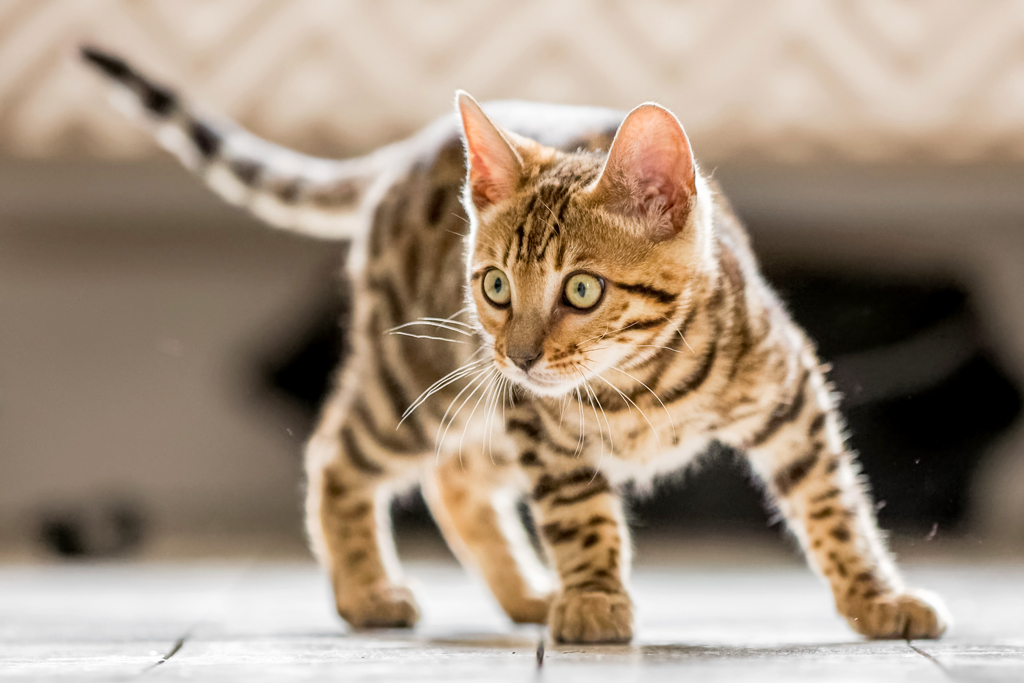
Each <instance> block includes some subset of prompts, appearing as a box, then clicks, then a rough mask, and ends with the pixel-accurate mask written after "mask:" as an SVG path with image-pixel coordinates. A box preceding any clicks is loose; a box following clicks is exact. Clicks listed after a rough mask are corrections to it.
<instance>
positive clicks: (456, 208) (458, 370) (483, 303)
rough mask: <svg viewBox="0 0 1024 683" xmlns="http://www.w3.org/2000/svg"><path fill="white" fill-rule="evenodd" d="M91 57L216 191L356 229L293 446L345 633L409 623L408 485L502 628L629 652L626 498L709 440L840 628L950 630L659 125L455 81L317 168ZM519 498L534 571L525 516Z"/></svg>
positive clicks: (708, 201) (743, 248)
mask: <svg viewBox="0 0 1024 683" xmlns="http://www.w3.org/2000/svg"><path fill="white" fill-rule="evenodd" d="M82 56H83V57H84V59H85V61H86V62H88V63H89V64H90V65H92V66H93V67H96V68H97V69H98V71H99V72H100V73H102V74H103V75H105V76H106V77H107V78H108V79H110V80H112V81H114V82H115V83H116V84H117V85H119V86H120V90H121V91H122V92H126V93H128V94H129V95H130V96H131V99H132V100H133V101H134V103H135V104H136V105H137V106H136V110H137V111H139V112H141V113H142V114H144V117H145V118H146V119H147V120H148V121H149V122H150V124H152V127H153V130H154V132H155V135H156V138H157V139H158V140H159V142H160V143H161V144H162V145H163V146H165V147H166V148H168V149H169V150H171V151H172V152H174V153H175V154H176V155H178V157H179V158H180V159H181V160H182V161H183V162H184V163H185V165H186V166H187V167H188V168H190V169H192V170H193V171H194V172H196V173H197V174H199V175H200V176H201V177H202V178H203V179H204V180H205V181H206V182H207V183H208V184H209V185H210V187H212V189H213V190H214V191H215V192H217V193H218V194H220V195H221V196H222V197H224V198H225V199H227V200H228V201H230V202H232V203H235V204H239V205H242V206H244V207H246V208H247V209H248V210H250V211H251V212H253V213H254V214H256V215H257V216H259V217H261V218H263V219H264V220H266V221H267V222H269V223H271V224H273V225H276V226H278V227H281V228H285V229H288V230H292V231H295V232H298V233H303V234H307V235H313V236H317V237H323V238H328V239H339V240H351V248H350V252H349V256H348V261H347V268H346V274H347V277H348V278H349V279H350V280H351V286H352V291H353V296H354V315H353V320H352V323H351V326H350V327H349V329H348V330H346V332H345V333H346V334H347V335H348V341H349V343H350V348H351V349H352V352H351V354H350V357H349V358H348V359H347V361H346V362H345V363H344V364H343V367H342V368H340V369H339V371H338V374H337V377H336V380H335V382H334V388H333V391H332V393H331V395H330V397H329V398H328V400H327V401H326V404H325V405H324V407H323V410H322V414H321V416H320V418H319V423H318V426H317V427H316V429H315V431H314V433H313V435H312V437H311V438H310V440H309V443H308V446H307V449H306V473H307V499H306V517H307V531H308V535H309V539H310V542H311V545H312V548H313V551H314V553H315V554H316V556H317V557H318V559H319V560H320V562H321V563H322V565H323V566H324V568H325V569H326V571H327V573H328V574H329V577H330V580H331V582H332V586H333V589H334V596H335V601H336V607H337V611H338V613H339V614H340V615H341V617H343V618H344V619H345V620H346V621H347V622H348V623H349V624H350V625H351V626H352V627H354V628H374V627H411V626H413V625H414V624H415V623H416V621H417V619H418V616H419V612H418V608H417V606H416V602H415V600H414V596H413V594H412V593H411V592H410V590H409V589H408V588H407V587H406V586H405V585H404V584H403V583H402V578H401V572H400V569H399V566H398V563H397V559H396V557H395V552H394V546H393V541H392V538H391V529H390V520H389V517H388V509H389V501H390V498H391V496H392V494H393V492H394V491H395V490H396V489H399V488H402V487H406V486H409V485H410V484H411V483H413V482H417V481H419V482H421V484H422V487H423V491H424V495H425V497H426V500H427V502H428V504H429V506H430V510H431V512H432V514H433V516H434V518H435V519H436V521H437V523H438V525H439V527H440V528H441V531H442V532H443V534H444V537H445V539H446V540H447V542H448V543H449V544H450V546H451V547H452V549H453V551H454V552H455V554H456V555H457V556H458V558H459V559H460V560H461V561H462V562H463V563H464V564H465V565H467V566H469V567H473V568H475V569H476V570H477V571H479V573H480V574H481V575H482V576H483V578H484V579H485V580H486V582H487V583H488V585H489V586H490V588H491V590H492V592H493V593H494V596H495V598H496V599H497V601H498V603H499V604H500V605H501V607H502V608H503V609H504V610H505V612H506V613H507V614H508V615H509V617H510V618H511V619H512V620H513V621H515V622H523V623H546V624H547V625H548V628H549V631H550V634H551V636H552V638H553V639H554V640H555V641H557V642H563V643H602V642H603V643H624V642H628V641H630V640H631V639H632V637H633V632H634V619H633V603H632V601H631V599H630V595H629V569H630V552H631V551H630V541H629V532H628V529H627V526H626V524H625V521H624V518H623V505H622V501H621V498H620V493H619V492H620V488H621V484H623V483H624V482H628V481H631V480H634V481H640V482H646V481H650V480H651V479H652V478H653V477H655V476H657V475H660V474H665V473H669V472H673V471H677V470H679V469H681V468H684V467H685V466H686V465H687V463H689V462H691V461H692V460H693V459H694V457H695V456H697V455H698V454H700V453H701V452H702V451H704V450H705V448H706V447H707V445H708V444H709V442H711V441H715V440H717V441H719V442H721V443H723V444H727V445H729V446H732V447H733V448H735V449H738V450H740V451H742V452H743V453H745V454H746V458H747V460H748V461H749V463H750V466H751V468H752V470H753V472H754V473H755V474H756V476H757V477H758V478H759V479H760V481H761V482H763V484H764V487H765V488H766V490H767V493H768V495H769V496H770V498H771V500H772V501H773V503H774V505H775V506H776V507H777V508H778V511H779V512H780V513H781V515H782V516H783V517H784V518H785V520H786V522H787V524H788V526H789V529H790V530H791V531H792V533H793V534H794V535H795V536H796V538H797V539H798V540H799V543H800V545H801V547H802V548H803V550H804V551H805V553H806V556H807V559H808V562H809V563H810V565H811V567H812V568H813V569H815V570H816V571H817V572H818V573H819V574H821V575H822V576H823V577H824V578H825V579H826V580H827V581H828V583H829V585H830V587H831V589H832V593H833V596H834V598H835V604H836V607H837V609H838V611H839V613H840V614H841V615H842V616H843V617H845V618H846V619H847V621H848V622H849V624H850V626H851V627H852V628H853V630H855V631H856V632H858V633H860V634H862V635H864V636H867V637H870V638H907V639H911V638H937V637H939V636H941V635H942V634H943V632H944V631H945V630H946V628H947V624H948V623H949V617H948V615H947V612H946V609H945V608H944V607H943V605H942V602H941V601H940V599H939V598H938V597H937V596H934V595H932V594H930V593H926V592H924V591H916V590H911V589H909V588H907V587H906V586H905V584H904V583H903V581H902V579H901V577H900V574H899V572H898V571H897V569H896V567H895V565H894V563H893V561H892V559H891V558H890V555H889V552H888V551H887V549H886V545H885V542H884V540H883V537H882V534H881V532H880V531H879V529H878V527H877V524H876V521H875V516H874V508H873V505H872V502H871V498H870V495H869V493H868V491H867V485H866V483H865V480H864V478H863V477H862V475H860V473H859V471H858V467H857V463H856V461H855V457H854V455H853V454H852V453H851V452H850V451H849V450H848V449H847V447H846V445H845V435H844V427H843V422H842V419H841V417H840V415H839V413H838V411H837V405H836V403H837V400H836V398H835V396H834V394H833V393H832V392H831V391H830V387H829V384H828V383H827V381H826V367H825V366H823V365H822V363H821V362H820V361H819V359H818V358H817V356H816V353H815V348H814V344H813V342H812V341H811V340H810V339H808V338H807V336H806V335H805V334H804V332H803V331H802V330H801V329H800V328H799V327H798V326H797V325H796V324H795V323H794V322H793V321H792V320H791V319H790V317H789V315H788V314H787V312H786V309H785V307H784V306H783V305H782V304H781V303H780V301H779V299H778V298H777V296H776V295H775V294H774V293H773V291H772V290H771V289H770V287H769V286H768V285H767V284H766V282H765V281H764V279H763V278H762V276H761V274H760V273H759V270H758V265H757V263H756V260H755V257H754V254H753V252H752V250H751V246H750V244H749V241H748V237H747V235H746V233H745V231H744V229H743V227H742V226H741V224H740V222H739V220H738V219H737V217H736V216H735V214H734V213H733V211H732V209H731V208H730V206H729V203H728V201H727V200H726V198H725V196H724V195H723V194H722V192H721V190H720V189H719V188H718V187H717V186H716V185H715V184H714V183H712V182H711V181H710V180H708V179H707V178H706V177H705V176H703V175H702V174H701V172H700V170H699V168H698V166H697V163H696V162H695V161H694V158H693V154H692V151H691V146H690V142H689V140H688V138H687V136H686V133H685V132H684V130H683V128H682V126H681V125H680V123H679V121H678V120H677V119H676V117H675V116H674V115H673V114H672V113H671V112H669V111H668V110H666V109H664V108H663V107H661V106H658V105H656V104H642V105H640V106H638V107H637V108H636V109H634V110H632V111H631V112H629V113H628V114H623V113H622V112H616V111H612V110H607V109H600V108H585V107H568V106H553V105H543V104H532V103H523V102H495V103H491V104H488V105H486V106H484V107H482V106H481V105H479V104H478V103H477V102H476V101H475V100H474V99H473V98H472V97H470V96H469V95H468V94H466V93H464V92H461V91H460V92H459V93H457V96H456V112H455V114H454V115H449V116H446V117H444V118H442V119H440V120H438V121H437V122H435V123H433V124H431V125H429V126H427V127H426V128H425V129H423V130H422V131H421V132H420V133H418V134H416V135H414V136H413V137H411V138H409V139H407V140H404V141H401V142H398V143H395V144H392V145H388V146H386V147H383V148H381V149H379V150H377V151H375V152H373V153H372V154H369V155H367V156H365V157H362V158H358V159H350V160H344V161H333V160H324V159H316V158H311V157H307V156H303V155H301V154H298V153H295V152H292V151H289V150H286V149H283V148H280V147H277V146H275V145H272V144H270V143H268V142H265V141H263V140H260V139H258V138H256V137H254V136H253V135H251V134H249V133H247V132H245V131H243V130H241V129H239V128H238V127H237V126H235V125H232V124H230V123H228V122H215V121H212V120H210V119H207V118H203V117H200V116H199V115H197V114H196V113H195V112H194V110H193V109H192V108H191V107H190V106H189V105H188V104H187V103H186V102H185V101H184V100H183V99H182V98H181V97H179V96H178V95H177V94H176V93H175V92H173V91H172V90H170V89H168V88H165V87H163V86H161V85H158V84H156V83H153V82H152V81H150V80H149V79H147V78H146V77H144V76H143V75H141V74H140V73H139V72H138V71H137V70H136V69H135V68H134V67H132V66H130V65H129V64H128V63H126V62H125V61H124V60H122V59H121V58H119V57H117V56H115V55H112V54H109V53H107V52H104V51H102V50H99V49H96V48H92V47H85V48H83V49H82ZM524 493H526V495H527V496H528V499H529V503H530V507H531V511H532V514H533V515H534V517H535V519H536V522H537V527H538V530H539V536H540V539H541V541H542V543H543V546H544V548H545V551H546V552H545V554H546V555H547V557H548V565H549V566H550V568H551V569H553V572H552V571H551V570H549V569H546V568H545V566H544V564H542V563H541V561H540V560H539V559H538V557H537V555H536V553H535V552H534V551H533V548H532V546H531V544H530V542H529V539H528V537H527V535H526V533H525V531H524V530H523V528H522V525H521V523H520V521H519V518H518V515H517V511H516V503H517V500H518V498H519V497H520V496H521V495H523V494H524ZM552 573H553V574H555V575H556V576H555V578H556V579H557V581H556V583H555V585H554V587H552V585H551V574H552Z"/></svg>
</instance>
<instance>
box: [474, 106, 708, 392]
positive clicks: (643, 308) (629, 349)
mask: <svg viewBox="0 0 1024 683" xmlns="http://www.w3.org/2000/svg"><path fill="white" fill-rule="evenodd" d="M457 108H458V113H459V116H460V118H461V121H462V130H463V137H464V142H465V147H466V155H467V170H468V173H467V180H466V185H465V189H464V193H463V204H464V205H465V208H466V212H467V214H468V215H469V217H470V228H471V229H470V236H469V244H468V250H467V272H468V290H467V297H468V298H469V304H470V308H471V310H473V311H474V312H475V314H476V315H475V317H476V321H477V323H478V327H479V332H480V334H481V335H482V336H483V338H484V339H485V340H487V341H488V342H489V343H490V344H491V345H492V347H493V354H494V362H495V364H496V365H497V367H498V368H499V370H500V371H501V372H502V373H503V374H504V375H505V376H506V377H508V378H509V379H511V380H512V381H513V382H515V383H516V384H518V385H519V386H522V387H524V388H526V389H528V390H530V391H532V392H534V393H536V394H540V395H546V396H562V395H564V394H566V393H568V392H570V391H573V390H574V389H575V388H576V387H577V386H579V385H580V384H581V383H582V382H583V380H584V379H589V378H591V377H593V376H594V375H600V374H604V373H605V371H607V370H608V369H609V368H617V369H619V370H622V371H628V369H629V367H630V366H633V365H636V364H637V363H640V362H642V361H644V360H646V359H647V358H649V357H650V356H651V355H653V354H655V353H658V352H659V349H660V348H662V347H664V346H665V345H666V343H667V342H668V340H670V339H671V338H672V335H674V334H678V333H679V332H678V325H679V322H680V320H681V319H682V314H683V313H684V312H685V311H684V308H685V307H686V306H687V305H689V302H688V297H689V295H690V293H691V292H692V291H693V285H694V283H695V282H696V281H697V280H699V279H700V278H702V277H703V276H704V274H705V272H706V271H707V268H708V263H709V262H710V261H711V257H710V253H711V251H710V250H711V238H710V230H711V227H710V201H711V199H710V196H709V195H710V192H709V189H708V187H707V185H706V184H705V183H704V181H703V180H702V178H701V177H700V174H699V173H698V171H697V167H696V163H695V162H694V159H693V154H692V152H691V149H690V143H689V140H688V139H687V137H686V133H685V132H684V131H683V128H682V126H681V125H680V124H679V121H678V120H677V119H676V118H675V116H674V115H673V114H672V113H671V112H669V111H668V110H667V109H664V108H663V107H660V106H658V105H656V104H644V105H641V106H639V107H637V108H636V109H634V110H633V111H632V112H630V113H629V115H628V116H626V118H625V120H624V121H623V122H622V124H621V125H620V127H619V130H618V132H617V134H616V136H615V140H614V142H613V143H612V145H611V148H610V150H609V151H608V153H607V154H606V155H605V154H601V153H593V152H575V153H565V152H561V151H558V150H555V149H552V148H550V147H546V146H544V145H541V144H540V143H538V142H536V141H534V140H530V139H527V138H524V137H522V136H519V135H516V134H515V133H513V132H511V131H508V130H504V129H503V128H501V127H499V126H498V125H496V124H495V123H493V122H492V121H491V120H490V118H488V116H487V115H486V114H485V113H484V111H483V110H482V109H481V107H480V106H479V105H478V104H477V103H476V101H475V100H473V98H471V97H470V96H469V95H468V94H466V93H463V92H460V93H459V94H458V96H457ZM609 374H615V373H609Z"/></svg>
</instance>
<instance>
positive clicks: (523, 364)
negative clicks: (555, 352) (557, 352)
mask: <svg viewBox="0 0 1024 683" xmlns="http://www.w3.org/2000/svg"><path fill="white" fill-rule="evenodd" d="M543 355H544V352H543V351H538V352H537V355H535V356H533V357H529V356H511V355H510V356H508V359H509V360H510V361H512V362H513V363H515V365H516V367H517V368H519V369H520V370H522V371H523V372H529V371H530V368H532V367H533V366H534V365H536V364H537V361H539V360H540V357H541V356H543Z"/></svg>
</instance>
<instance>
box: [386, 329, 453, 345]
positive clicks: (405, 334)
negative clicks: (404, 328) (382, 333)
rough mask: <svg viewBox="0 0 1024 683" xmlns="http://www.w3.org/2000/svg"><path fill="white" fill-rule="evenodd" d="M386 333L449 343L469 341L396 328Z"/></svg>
mask: <svg viewBox="0 0 1024 683" xmlns="http://www.w3.org/2000/svg"><path fill="white" fill-rule="evenodd" d="M388 334H390V335H396V336H399V337H412V338H413V339H432V340H434V341H443V342H448V343H450V344H469V343H470V342H468V341H463V340H461V339H449V338H448V337H434V336H431V335H429V334H411V333H409V332H400V331H397V330H396V331H394V332H388Z"/></svg>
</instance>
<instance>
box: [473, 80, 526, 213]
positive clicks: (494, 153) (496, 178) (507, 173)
mask: <svg viewBox="0 0 1024 683" xmlns="http://www.w3.org/2000/svg"><path fill="white" fill-rule="evenodd" d="M458 107H459V114H460V116H461V117H462V130H463V133H464V134H465V138H466V147H467V149H468V150H469V184H470V191H471V193H472V198H473V203H474V204H475V205H476V206H477V208H480V209H483V208H486V207H488V206H491V205H493V204H497V203H498V202H501V201H503V200H505V199H508V198H509V197H510V196H512V193H513V192H515V188H516V185H517V183H518V182H519V176H520V173H521V170H520V169H521V166H522V163H521V161H520V159H519V157H518V156H517V155H516V152H515V150H513V149H512V147H511V145H510V144H509V142H508V140H507V139H506V138H505V136H503V135H502V133H501V131H500V130H499V129H498V127H497V126H495V125H494V124H493V123H492V122H491V120H490V119H489V118H487V115H486V114H484V112H483V110H482V109H481V108H480V105H479V104H477V103H476V101H475V100H474V99H473V98H472V97H470V96H469V95H468V94H466V93H459V95H458Z"/></svg>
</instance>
